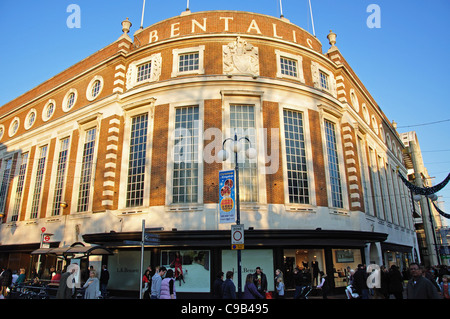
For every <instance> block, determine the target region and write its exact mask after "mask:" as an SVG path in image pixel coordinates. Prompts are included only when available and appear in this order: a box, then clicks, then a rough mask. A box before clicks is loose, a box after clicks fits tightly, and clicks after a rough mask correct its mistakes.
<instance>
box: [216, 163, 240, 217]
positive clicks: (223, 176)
mask: <svg viewBox="0 0 450 319" xmlns="http://www.w3.org/2000/svg"><path fill="white" fill-rule="evenodd" d="M235 221H236V196H235V173H234V170H228V171H219V223H220V224H226V223H234V222H235Z"/></svg>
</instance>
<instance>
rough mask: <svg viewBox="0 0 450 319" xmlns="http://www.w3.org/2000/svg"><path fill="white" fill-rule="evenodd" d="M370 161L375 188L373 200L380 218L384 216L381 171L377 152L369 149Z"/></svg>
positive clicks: (376, 213) (376, 214)
mask: <svg viewBox="0 0 450 319" xmlns="http://www.w3.org/2000/svg"><path fill="white" fill-rule="evenodd" d="M369 160H370V175H371V178H372V186H373V199H374V203H375V216H377V217H380V218H381V216H382V214H383V208H382V207H381V203H380V202H381V189H380V179H379V171H378V166H377V160H376V154H375V151H374V150H373V149H371V148H369Z"/></svg>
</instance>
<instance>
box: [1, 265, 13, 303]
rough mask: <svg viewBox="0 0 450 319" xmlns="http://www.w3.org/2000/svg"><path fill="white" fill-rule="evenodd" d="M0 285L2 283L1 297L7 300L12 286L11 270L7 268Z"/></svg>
mask: <svg viewBox="0 0 450 319" xmlns="http://www.w3.org/2000/svg"><path fill="white" fill-rule="evenodd" d="M0 283H1V286H2V288H1V292H0V295H3V297H5V298H6V296H8V293H9V289H10V287H11V284H12V271H11V269H9V268H6V269H5V270H4V271H3V272H2V274H1V275H0Z"/></svg>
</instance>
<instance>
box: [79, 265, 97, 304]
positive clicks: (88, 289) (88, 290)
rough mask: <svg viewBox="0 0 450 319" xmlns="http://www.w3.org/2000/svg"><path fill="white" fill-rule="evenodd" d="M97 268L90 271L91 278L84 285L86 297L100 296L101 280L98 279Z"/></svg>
mask: <svg viewBox="0 0 450 319" xmlns="http://www.w3.org/2000/svg"><path fill="white" fill-rule="evenodd" d="M96 275H97V274H96V273H95V270H90V271H89V279H88V280H86V282H85V283H84V285H83V288H84V289H85V291H84V299H98V297H100V281H99V280H98V278H97V276H96Z"/></svg>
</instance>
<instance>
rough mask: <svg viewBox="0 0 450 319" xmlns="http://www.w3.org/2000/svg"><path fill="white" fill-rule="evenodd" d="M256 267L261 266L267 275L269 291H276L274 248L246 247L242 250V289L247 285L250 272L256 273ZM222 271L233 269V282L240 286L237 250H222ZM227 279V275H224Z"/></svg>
mask: <svg viewBox="0 0 450 319" xmlns="http://www.w3.org/2000/svg"><path fill="white" fill-rule="evenodd" d="M256 267H260V268H261V271H262V272H263V273H264V274H266V277H267V289H268V291H274V278H275V269H274V266H273V250H272V249H244V250H242V252H241V278H242V279H241V282H242V290H243V289H244V286H245V279H246V278H247V275H248V274H254V273H255V272H256ZM222 271H223V272H224V274H226V273H227V271H233V272H234V276H233V282H234V284H235V286H236V289H237V288H238V278H237V252H236V250H223V251H222ZM224 280H225V277H224Z"/></svg>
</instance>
